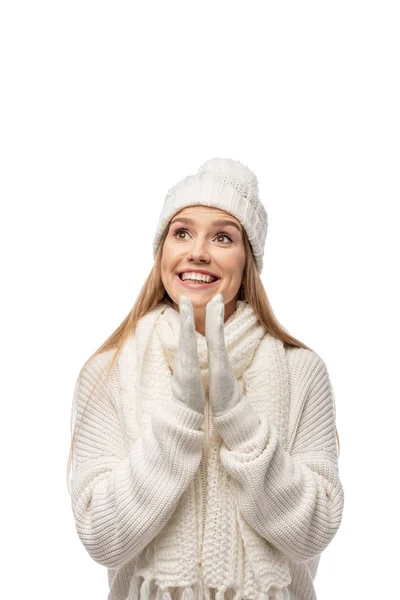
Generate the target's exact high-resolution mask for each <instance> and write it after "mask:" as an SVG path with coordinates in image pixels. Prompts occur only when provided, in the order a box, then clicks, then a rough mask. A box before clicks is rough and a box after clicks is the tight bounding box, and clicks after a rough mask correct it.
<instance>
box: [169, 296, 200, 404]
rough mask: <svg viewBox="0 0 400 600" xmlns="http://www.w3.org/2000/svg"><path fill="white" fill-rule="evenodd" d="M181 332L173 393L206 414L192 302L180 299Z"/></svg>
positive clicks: (176, 357)
mask: <svg viewBox="0 0 400 600" xmlns="http://www.w3.org/2000/svg"><path fill="white" fill-rule="evenodd" d="M179 316H180V332H179V342H178V348H177V351H176V356H175V362H174V373H173V377H172V384H171V387H172V393H173V395H174V396H175V398H176V399H177V400H179V401H180V402H183V403H185V404H186V405H187V406H188V408H191V409H192V410H195V411H196V412H198V413H200V414H204V403H205V394H204V388H203V382H202V379H201V372H200V364H199V357H198V354H197V341H196V330H195V326H194V315H193V306H192V302H191V301H190V300H189V298H188V297H187V296H184V295H182V296H181V297H180V299H179Z"/></svg>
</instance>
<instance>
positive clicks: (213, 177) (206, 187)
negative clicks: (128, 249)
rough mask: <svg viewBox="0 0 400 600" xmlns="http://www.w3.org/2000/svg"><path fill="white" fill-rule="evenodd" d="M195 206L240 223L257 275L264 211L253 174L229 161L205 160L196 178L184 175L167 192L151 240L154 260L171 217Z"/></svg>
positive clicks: (265, 221)
mask: <svg viewBox="0 0 400 600" xmlns="http://www.w3.org/2000/svg"><path fill="white" fill-rule="evenodd" d="M195 204H202V205H204V206H215V207H216V208H220V209H221V210H224V211H226V212H227V213H230V214H231V215H233V216H234V217H236V219H237V220H238V221H240V223H241V224H242V226H243V228H244V230H245V231H246V234H247V237H248V238H249V242H250V244H251V247H252V250H253V253H254V257H255V260H256V264H257V269H258V271H259V273H261V271H262V267H263V255H264V245H265V238H266V236H267V228H268V216H267V211H266V210H265V208H264V206H263V205H262V203H261V201H260V199H259V197H258V181H257V177H256V176H255V174H254V173H253V171H251V170H250V169H249V168H248V167H247V166H245V165H244V164H242V163H241V162H239V161H236V160H232V159H231V158H213V159H211V160H208V161H206V162H205V163H203V164H202V165H201V167H200V168H199V170H198V172H197V173H196V175H188V176H187V177H185V178H184V179H182V180H181V181H179V182H178V183H177V184H175V185H174V186H173V187H172V188H171V189H170V190H169V191H168V193H167V195H166V197H165V200H164V205H163V208H162V211H161V215H160V218H159V221H158V225H157V231H156V234H155V237H154V241H153V255H154V258H155V257H156V254H157V250H158V246H159V245H160V241H161V237H162V235H163V233H164V231H165V228H166V227H167V226H168V224H169V222H170V220H171V219H172V217H173V216H174V215H175V214H176V213H177V212H179V211H180V210H182V209H183V208H185V207H186V206H192V205H195Z"/></svg>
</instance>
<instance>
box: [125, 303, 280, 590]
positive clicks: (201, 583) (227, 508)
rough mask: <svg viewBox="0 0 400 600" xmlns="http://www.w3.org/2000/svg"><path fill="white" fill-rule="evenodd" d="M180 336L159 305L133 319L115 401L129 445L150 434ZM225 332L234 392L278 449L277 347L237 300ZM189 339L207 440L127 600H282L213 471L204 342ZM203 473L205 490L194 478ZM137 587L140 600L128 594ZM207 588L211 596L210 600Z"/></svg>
mask: <svg viewBox="0 0 400 600" xmlns="http://www.w3.org/2000/svg"><path fill="white" fill-rule="evenodd" d="M179 329H180V317H179V313H178V312H177V311H175V310H174V309H173V308H172V307H171V306H170V305H169V304H167V303H165V302H162V303H160V304H159V305H158V306H157V308H156V309H154V310H152V311H151V312H149V313H147V314H146V315H145V316H144V317H142V319H140V321H139V323H138V325H137V327H136V330H135V333H134V334H133V336H131V337H130V338H129V339H128V341H127V343H126V344H125V345H124V348H123V350H122V352H121V355H120V366H121V371H120V372H121V392H122V402H123V408H124V411H125V416H126V419H127V426H128V434H129V436H130V438H131V440H132V442H134V441H135V440H136V439H137V438H138V437H139V436H140V435H143V433H144V431H145V430H146V428H147V427H149V424H150V417H151V414H152V412H153V411H154V410H156V409H157V406H159V405H161V404H162V405H164V404H165V403H168V402H170V401H171V378H172V374H173V365H174V359H175V353H176V350H177V345H178V339H179ZM224 332H225V344H226V348H227V352H228V355H229V359H230V361H231V364H232V367H233V370H234V373H235V375H236V378H237V379H238V381H239V383H240V384H241V386H242V392H243V393H245V394H246V396H247V398H248V399H249V400H250V402H251V404H252V406H253V407H254V409H255V410H256V412H257V413H258V414H259V415H261V414H262V413H263V414H265V415H266V416H267V418H268V419H270V421H271V422H272V423H273V424H274V425H275V427H276V429H277V431H278V434H279V435H280V438H281V441H282V444H283V447H284V448H285V449H286V442H287V422H288V411H289V381H288V373H287V365H286V359H285V350H284V347H283V344H282V342H281V341H280V340H277V339H275V338H274V337H272V336H271V335H270V334H269V333H267V332H266V331H265V329H264V327H263V326H262V325H261V324H260V323H259V321H258V319H257V317H256V315H255V314H254V312H253V309H252V307H251V306H250V305H249V304H248V303H247V302H245V301H238V302H237V306H236V310H235V312H234V313H233V314H232V315H231V316H230V317H229V318H228V319H227V321H226V322H225V325H224ZM196 338H197V349H198V355H199V362H200V369H201V374H202V379H203V385H204V389H205V392H206V406H205V417H206V418H205V422H204V425H203V427H202V428H203V429H205V428H206V429H207V431H206V436H205V440H207V441H206V445H205V446H204V447H203V456H202V460H201V464H200V467H199V469H198V470H197V472H196V475H195V477H194V478H193V480H192V481H191V483H190V484H189V486H188V488H187V489H186V490H185V492H184V493H183V495H182V496H181V499H180V501H179V503H178V505H177V508H176V510H175V512H174V514H173V515H172V517H171V518H170V520H169V521H168V522H167V524H166V525H165V527H164V528H163V529H162V531H161V532H160V533H159V534H158V535H157V536H156V537H155V538H154V539H153V540H152V541H151V543H150V544H149V545H148V546H147V548H146V550H145V551H143V552H142V554H141V555H140V556H137V557H136V558H135V575H134V576H133V578H132V581H131V587H130V594H129V596H128V599H127V600H129V599H131V598H139V597H140V599H141V600H142V599H149V600H150V599H153V598H154V599H156V600H175V599H178V598H179V599H182V600H203V599H209V598H214V597H215V599H216V600H222V599H224V598H226V599H228V598H229V599H231V598H232V599H233V598H235V599H236V600H239V599H246V600H286V599H288V598H289V592H288V590H287V586H288V585H289V584H290V582H291V574H290V570H289V564H288V561H287V560H286V558H285V556H284V555H283V554H282V553H281V552H280V551H278V550H277V549H276V548H275V547H273V546H272V545H271V544H269V543H268V542H267V541H266V540H265V539H263V538H262V537H261V536H260V535H259V534H258V533H257V532H256V531H255V530H254V529H253V528H251V527H250V526H249V525H248V524H247V522H246V521H245V520H244V519H243V517H242V516H241V514H240V511H239V508H238V503H237V494H236V487H235V485H236V482H235V481H233V480H232V479H231V478H230V477H229V476H228V474H227V472H226V470H225V469H224V467H223V465H222V464H221V461H220V458H219V450H220V448H221V444H222V443H223V441H222V439H221V437H220V436H219V435H218V434H217V432H215V431H214V430H213V427H212V418H211V415H210V414H209V413H210V411H211V409H210V404H209V399H208V362H207V343H206V338H205V337H204V336H203V335H201V334H200V333H198V332H196ZM209 416H210V419H208V417H209ZM208 422H209V423H210V425H207V423H208ZM205 473H206V478H207V479H206V481H207V484H206V488H205V489H204V486H202V479H201V476H202V474H203V475H204V474H205ZM203 506H205V513H204V514H203ZM203 518H204V520H205V528H204V538H203V543H201V536H202V528H203ZM140 582H142V584H141V586H140V596H139V595H135V594H138V593H139V592H138V586H139V584H140ZM211 588H213V590H215V591H213V592H212V595H211Z"/></svg>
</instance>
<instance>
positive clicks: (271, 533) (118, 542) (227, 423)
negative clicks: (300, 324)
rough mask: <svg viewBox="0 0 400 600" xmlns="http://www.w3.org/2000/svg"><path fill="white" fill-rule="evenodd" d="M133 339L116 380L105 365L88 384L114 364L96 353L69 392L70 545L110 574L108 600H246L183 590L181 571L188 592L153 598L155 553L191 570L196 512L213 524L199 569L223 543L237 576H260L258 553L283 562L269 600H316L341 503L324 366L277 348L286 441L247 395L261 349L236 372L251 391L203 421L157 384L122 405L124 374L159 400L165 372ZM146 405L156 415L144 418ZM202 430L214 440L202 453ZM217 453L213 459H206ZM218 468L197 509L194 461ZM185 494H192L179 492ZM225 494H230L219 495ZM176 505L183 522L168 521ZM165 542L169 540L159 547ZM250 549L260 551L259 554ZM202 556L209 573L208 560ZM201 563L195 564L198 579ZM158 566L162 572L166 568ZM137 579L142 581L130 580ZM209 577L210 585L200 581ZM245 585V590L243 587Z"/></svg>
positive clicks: (146, 322)
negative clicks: (74, 431)
mask: <svg viewBox="0 0 400 600" xmlns="http://www.w3.org/2000/svg"><path fill="white" fill-rule="evenodd" d="M233 321H234V319H233ZM153 323H154V315H153V316H152V315H151V314H148V315H146V316H145V317H144V318H143V319H142V320H141V322H140V324H139V325H138V328H137V332H138V339H139V338H140V332H142V333H143V332H145V331H146V329H147V328H148V329H149V330H151V329H152V324H153ZM231 327H232V325H231ZM201 337H202V336H201ZM141 339H144V340H147V341H146V342H143V346H142V347H141V346H140V344H139V345H136V353H134V354H132V355H129V356H130V358H131V359H132V360H130V362H129V369H126V367H124V373H122V372H121V364H124V363H121V361H117V363H116V365H115V366H114V368H113V370H112V371H111V376H109V378H108V379H107V381H106V382H104V381H100V378H101V374H102V373H104V370H105V368H106V367H107V365H108V363H109V361H110V360H111V358H112V354H113V352H111V351H110V352H106V353H103V354H102V355H99V356H96V357H95V358H94V359H92V360H91V361H89V363H88V365H87V366H86V367H85V369H84V370H83V372H82V375H81V376H80V377H79V379H78V381H77V385H76V389H75V399H76V409H77V412H76V418H77V423H78V426H79V425H80V429H79V432H78V436H77V445H76V461H75V465H74V469H73V477H72V482H71V483H72V496H71V501H72V509H73V514H74V517H75V522H76V527H77V532H78V535H79V537H80V539H81V541H82V543H83V544H84V546H85V548H86V549H87V551H88V553H89V554H90V556H91V557H92V558H93V559H94V560H95V561H96V562H98V563H99V564H102V565H104V566H105V567H107V568H108V581H109V585H110V591H109V595H108V600H127V599H128V598H129V600H135V599H139V598H149V599H150V598H161V600H164V597H165V598H172V600H178V599H183V600H185V599H186V600H187V599H188V598H196V600H198V599H199V598H207V597H209V598H212V599H215V600H220V599H222V598H225V599H228V600H233V599H234V598H235V597H236V598H247V597H250V598H254V597H257V596H254V595H250V596H246V595H243V596H242V595H237V596H235V594H236V593H237V590H235V589H231V588H229V587H228V588H226V590H225V593H224V594H223V595H221V594H222V592H219V593H216V590H215V589H212V588H209V589H206V588H205V589H204V590H200V589H199V588H198V587H195V588H192V586H191V583H192V580H193V576H194V574H193V573H192V572H188V573H187V581H186V584H187V585H185V581H181V583H180V585H176V586H170V587H169V588H167V589H166V590H164V591H162V590H158V591H157V588H156V586H155V583H154V581H153V574H154V565H156V566H157V570H160V565H159V564H158V563H157V556H160V557H161V556H163V561H165V557H166V556H167V557H168V556H170V560H171V570H173V567H175V564H177V561H178V562H179V561H180V560H182V565H183V564H185V565H190V564H191V562H190V560H191V559H193V560H196V557H195V556H194V557H190V556H189V557H188V556H186V555H187V554H190V553H191V552H192V545H191V544H188V541H187V540H190V539H194V540H196V537H198V536H199V534H200V532H199V529H201V527H200V525H201V520H199V518H200V517H198V519H197V522H194V523H193V521H192V514H197V515H200V516H201V515H202V514H203V512H202V511H203V509H204V508H207V515H208V517H209V516H210V515H216V516H215V519H217V521H218V522H217V521H214V517H213V518H208V520H207V521H206V537H205V540H204V541H205V543H206V544H207V545H208V547H209V548H212V550H211V551H210V552H212V554H213V555H212V556H211V557H210V558H211V560H210V564H212V560H213V561H214V563H215V565H217V564H218V559H219V556H218V555H219V552H221V551H222V553H224V551H225V549H226V548H225V547H226V546H227V545H229V541H230V542H231V543H233V544H234V545H235V547H237V552H238V553H239V555H242V558H244V560H245V564H248V568H249V572H251V573H253V575H254V574H257V573H260V574H262V571H263V564H262V563H260V564H258V555H259V552H260V549H261V550H262V551H263V552H264V551H265V552H266V551H267V549H268V548H272V549H273V548H275V552H276V557H275V556H274V555H273V554H271V556H272V557H274V560H275V558H276V560H277V563H276V564H280V563H279V561H280V560H281V558H280V557H281V556H282V557H285V562H282V568H283V567H284V565H285V564H286V561H287V565H288V573H289V575H290V579H291V581H290V584H289V585H288V586H287V587H286V588H284V589H283V590H282V595H281V596H274V595H272V594H271V596H270V598H271V599H272V598H278V597H280V598H282V599H283V600H286V599H291V600H314V599H315V598H316V594H315V590H314V586H313V579H314V578H315V574H316V570H317V567H318V563H319V559H320V555H321V553H322V552H323V550H324V549H325V548H326V547H327V546H328V544H329V543H330V542H331V540H332V539H333V537H334V535H335V533H336V531H337V529H338V528H339V525H340V522H341V517H342V510H343V504H344V493H343V489H342V486H341V483H340V479H339V473H338V463H337V450H336V437H335V404H334V396H333V390H332V386H331V383H330V380H329V376H328V372H327V369H326V366H325V363H324V362H323V360H322V359H321V358H320V357H319V356H318V355H317V354H316V353H315V352H312V351H309V350H305V349H301V348H290V349H287V350H285V352H284V357H285V363H286V366H287V373H288V389H289V400H290V401H289V403H288V413H285V421H286V422H287V436H286V439H284V437H282V436H281V435H279V434H278V429H277V428H276V427H275V425H274V423H273V421H275V422H277V417H276V415H274V417H273V418H272V415H271V418H270V419H269V418H267V416H266V415H267V414H268V413H267V412H266V411H265V410H264V412H263V410H262V409H263V407H262V406H261V404H260V403H262V398H263V397H265V398H266V402H267V403H268V402H269V401H270V399H269V398H268V397H267V396H265V395H263V394H262V393H261V394H260V393H255V392H254V390H257V382H258V381H259V380H260V381H261V373H259V367H258V365H259V364H261V363H260V359H262V353H263V346H262V345H260V346H259V351H258V353H257V355H258V358H257V357H254V360H253V361H252V363H251V364H250V366H249V367H248V368H247V369H246V370H245V372H244V373H243V381H244V389H247V388H248V389H249V390H253V392H252V393H250V394H246V395H243V397H242V400H241V402H240V403H239V405H238V406H237V407H236V408H235V409H233V410H231V411H229V412H227V413H225V414H223V415H222V416H220V417H218V418H212V415H211V413H210V410H209V403H208V402H207V405H206V411H205V417H204V416H203V415H201V414H198V413H195V412H194V411H192V410H191V409H188V408H187V407H186V406H185V405H184V404H181V403H179V402H175V401H174V400H173V399H171V398H169V401H166V402H164V401H160V402H158V403H157V397H154V392H156V393H157V395H159V396H162V392H160V390H161V389H162V386H161V387H158V388H157V391H156V387H154V389H153V391H152V389H151V386H150V387H149V386H147V395H148V397H147V398H146V397H144V396H143V394H142V395H141V400H140V403H138V405H133V404H129V402H128V403H127V401H126V398H127V395H126V392H127V389H128V388H129V386H130V382H131V379H133V378H132V377H131V375H132V373H134V372H136V370H141V369H142V368H143V370H144V371H146V373H147V380H148V381H151V379H152V377H151V376H153V380H154V385H155V382H156V381H158V384H160V382H161V384H162V383H163V381H164V382H165V389H166V390H168V387H169V386H170V377H171V372H170V371H171V370H170V366H169V364H168V359H167V360H165V353H164V354H163V355H161V354H159V355H157V352H156V351H151V343H149V338H148V337H147V338H146V336H144V337H143V335H142V338H141ZM154 348H156V346H154ZM144 357H145V358H144ZM256 358H257V360H256ZM255 365H257V368H256V367H255ZM130 369H132V370H131V371H130ZM126 371H129V373H128V375H127V372H126ZM144 371H143V372H144ZM271 372H272V371H271ZM252 380H253V381H252ZM277 384H278V385H279V382H277ZM265 389H266V390H267V388H265ZM271 389H273V388H271ZM138 391H139V390H138V389H136V392H138ZM258 391H259V392H260V391H261V392H262V391H263V389H262V388H260V389H259V390H258ZM91 392H92V396H91V398H90V400H89V403H88V405H87V407H86V410H85V413H84V414H83V410H84V408H85V405H86V400H87V398H88V394H90V393H91ZM166 397H167V398H168V394H167V396H166ZM154 403H156V404H154ZM152 404H153V407H154V408H155V409H154V410H151V408H150V407H151V406H152ZM271 406H272V404H271ZM213 429H214V430H215V432H214V433H215V435H216V438H215V439H216V441H215V444H210V443H209V442H210V439H211V431H212V430H213ZM218 436H220V440H219V441H220V443H219V445H218V444H217V440H218ZM216 451H217V454H218V455H214V457H213V456H211V455H210V454H211V453H212V452H216ZM218 458H219V460H220V462H221V464H222V465H223V470H222V471H221V472H220V473H225V475H222V480H221V481H219V485H218V495H217V496H216V497H215V498H214V499H213V500H212V489H211V490H208V494H207V496H206V498H207V503H209V506H207V507H204V501H205V496H204V494H203V493H202V490H203V488H204V485H205V483H206V481H207V480H208V481H211V482H213V481H217V480H215V478H214V479H210V473H209V472H208V474H207V470H204V469H203V464H207V465H208V468H210V466H209V465H212V464H213V461H215V460H218ZM199 467H200V468H199ZM204 474H206V475H208V478H207V480H204V481H203V482H201V481H200V479H199V478H201V477H202V476H204ZM197 484H198V485H197ZM228 484H229V485H228ZM229 486H230V487H229ZM191 489H193V490H194V493H193V495H190V494H189V492H190V490H191ZM223 489H230V490H231V491H232V493H231V494H228V495H227V496H226V497H224V496H223V495H222V493H221V490H223ZM233 492H234V493H233ZM188 494H189V495H188ZM184 498H192V499H193V502H192V505H191V504H190V502H189V503H187V504H182V501H183V499H184ZM235 502H237V507H238V508H239V513H238V523H237V528H236V529H232V522H231V521H229V520H227V521H226V523H225V524H224V518H226V517H225V515H228V514H231V513H230V510H231V509H232V507H233V505H232V503H234V504H235ZM202 505H203V506H202ZM186 506H187V507H188V508H187V512H183V513H182V511H181V512H179V509H182V508H185V510H186ZM235 506H236V505H235ZM229 507H230V508H229ZM189 508H190V509H193V510H189ZM178 514H179V515H180V521H183V522H179V523H175V524H174V515H178ZM213 522H215V526H216V530H215V531H218V535H216V536H213V531H212V528H213ZM246 530H247V531H246ZM171 531H176V532H178V533H177V534H176V536H175V537H173V538H171V536H170V535H169V533H170V532H171ZM179 532H180V533H179ZM221 532H222V533H221ZM221 537H223V538H224V540H222V541H221ZM171 539H172V541H173V542H174V544H173V545H172V546H171ZM213 539H214V541H213ZM163 540H164V541H165V544H167V546H166V548H167V550H168V552H167V553H165V552H164V550H163ZM262 540H264V543H265V544H267V542H268V546H267V545H266V546H265V549H264V548H262V546H261V544H262ZM219 541H220V548H219V551H216V550H218V542H219ZM249 541H251V543H250V542H249ZM243 542H244V545H243ZM252 548H253V550H254V551H253V550H252ZM268 551H269V552H271V550H268ZM243 553H244V554H243ZM260 556H261V555H260ZM204 557H205V559H206V562H207V556H206V555H204ZM239 558H240V557H239ZM184 559H185V560H184ZM238 564H240V561H239V563H238ZM146 565H147V567H146ZM151 565H153V566H151ZM203 566H204V565H198V576H199V577H201V576H202V575H203V570H202V569H203ZM146 568H148V571H147V572H146ZM182 568H183V567H182ZM163 569H165V572H166V574H168V573H169V567H168V562H167V563H165V565H164V566H163ZM138 570H140V572H141V576H140V577H138V576H137V575H136V576H135V573H137V571H138ZM284 572H285V571H282V573H284ZM214 576H215V577H216V576H217V574H214V575H212V574H210V577H214ZM254 577H256V575H254ZM247 583H248V589H249V590H250V589H252V587H251V585H250V583H251V582H250V580H249V581H248V582H247ZM288 583H289V582H288ZM157 594H158V595H157ZM162 594H164V597H163V595H162ZM167 594H168V595H167ZM195 594H196V595H195ZM259 597H260V599H261V600H268V598H269V596H262V595H260V596H259Z"/></svg>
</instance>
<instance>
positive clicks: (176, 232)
mask: <svg viewBox="0 0 400 600" xmlns="http://www.w3.org/2000/svg"><path fill="white" fill-rule="evenodd" d="M181 233H188V231H187V229H177V230H176V231H175V233H174V234H173V236H174V237H176V238H178V239H181V240H183V239H185V238H183V237H180V235H179V234H181ZM216 237H217V238H219V237H226V238H228V240H229V241H230V242H232V238H231V236H230V235H228V234H227V233H225V232H224V231H220V232H219V233H217V235H216Z"/></svg>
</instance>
